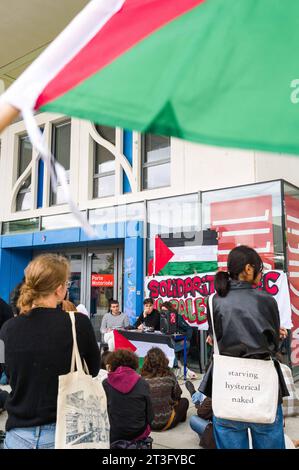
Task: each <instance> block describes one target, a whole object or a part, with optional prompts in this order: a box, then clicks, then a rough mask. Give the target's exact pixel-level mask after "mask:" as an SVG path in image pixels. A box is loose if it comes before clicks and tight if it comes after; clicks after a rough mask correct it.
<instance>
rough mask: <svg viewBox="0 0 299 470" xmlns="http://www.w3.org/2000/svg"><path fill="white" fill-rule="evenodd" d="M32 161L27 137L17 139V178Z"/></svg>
mask: <svg viewBox="0 0 299 470" xmlns="http://www.w3.org/2000/svg"><path fill="white" fill-rule="evenodd" d="M31 159H32V145H31V142H30V139H29V137H28V135H24V136H21V137H19V159H18V178H19V176H21V174H22V173H24V171H25V170H26V168H27V166H28V165H29V163H30V162H31Z"/></svg>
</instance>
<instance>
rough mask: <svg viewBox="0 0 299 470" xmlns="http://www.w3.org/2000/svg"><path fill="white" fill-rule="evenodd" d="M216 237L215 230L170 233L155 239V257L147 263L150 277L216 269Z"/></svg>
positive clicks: (181, 274) (198, 272) (213, 270)
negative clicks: (182, 233) (194, 232)
mask: <svg viewBox="0 0 299 470" xmlns="http://www.w3.org/2000/svg"><path fill="white" fill-rule="evenodd" d="M217 252H218V240H217V232H216V231H215V230H204V231H202V232H200V233H198V234H195V235H194V234H190V236H188V234H184V236H181V234H169V235H160V236H157V237H156V238H155V250H154V259H152V260H150V262H149V266H148V273H149V276H151V275H153V274H155V275H158V276H185V275H188V274H200V273H208V272H215V271H217V269H218V262H217V256H218V255H217Z"/></svg>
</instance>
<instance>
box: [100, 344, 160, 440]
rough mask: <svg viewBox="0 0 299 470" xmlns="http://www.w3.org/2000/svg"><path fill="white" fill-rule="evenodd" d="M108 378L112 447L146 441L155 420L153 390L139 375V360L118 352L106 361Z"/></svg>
mask: <svg viewBox="0 0 299 470" xmlns="http://www.w3.org/2000/svg"><path fill="white" fill-rule="evenodd" d="M105 363H106V366H107V368H108V371H109V372H108V377H107V379H105V380H104V381H103V382H102V383H103V387H104V390H105V392H106V396H107V406H108V415H109V421H110V446H111V448H117V447H118V443H119V445H123V444H121V443H124V442H127V443H128V445H129V444H130V442H131V443H133V442H135V443H138V442H141V441H146V440H147V439H148V438H149V435H150V432H151V422H152V420H153V418H154V414H153V408H152V402H151V397H150V388H149V386H148V384H147V382H146V381H145V380H144V379H143V378H142V377H141V376H140V375H139V374H138V373H137V372H136V370H137V369H138V366H139V360H138V357H137V356H136V354H134V353H133V352H132V351H129V350H127V349H117V350H116V351H114V352H111V353H110V354H109V355H108V356H107V358H106V359H105Z"/></svg>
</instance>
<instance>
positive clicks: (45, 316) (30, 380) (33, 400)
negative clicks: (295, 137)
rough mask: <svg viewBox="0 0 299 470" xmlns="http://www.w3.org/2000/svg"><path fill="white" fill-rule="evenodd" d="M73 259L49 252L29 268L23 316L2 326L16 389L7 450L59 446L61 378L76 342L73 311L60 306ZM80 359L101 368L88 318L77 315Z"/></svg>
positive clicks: (21, 303)
mask: <svg viewBox="0 0 299 470" xmlns="http://www.w3.org/2000/svg"><path fill="white" fill-rule="evenodd" d="M68 276H69V264H68V261H67V260H66V259H65V258H63V257H62V256H58V255H55V254H44V255H40V256H38V257H37V258H35V259H34V260H33V261H31V263H29V265H28V266H27V268H26V270H25V282H24V284H23V285H22V288H21V292H20V297H19V301H18V307H19V309H20V315H19V316H18V317H15V318H12V319H11V320H9V321H8V322H6V324H5V325H4V326H3V328H2V330H1V333H0V339H2V340H3V341H4V344H5V368H6V370H7V373H8V376H9V381H10V386H11V389H12V391H11V393H10V396H9V398H8V399H7V402H6V409H7V412H8V419H7V423H6V439H5V443H4V447H5V448H6V449H30V448H31V449H32V448H34V449H38V448H40V449H41V448H48V449H50V448H54V442H55V422H56V411H57V410H56V407H57V394H58V377H59V375H64V374H67V373H68V372H69V370H70V363H71V353H72V346H73V339H72V329H71V321H70V317H69V314H68V312H64V311H62V310H61V308H57V305H58V304H60V303H61V302H62V301H63V300H64V298H65V295H66V290H67V283H68ZM76 331H77V340H78V347H79V351H80V354H81V357H82V358H83V359H84V360H85V361H86V364H87V366H88V368H89V371H90V373H91V374H92V375H93V376H96V375H97V374H98V371H99V349H98V345H97V342H96V338H95V334H94V331H93V328H92V326H91V323H90V321H89V319H88V318H87V317H86V316H85V315H83V314H81V313H77V314H76Z"/></svg>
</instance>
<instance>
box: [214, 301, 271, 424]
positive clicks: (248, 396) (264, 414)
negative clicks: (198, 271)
mask: <svg viewBox="0 0 299 470" xmlns="http://www.w3.org/2000/svg"><path fill="white" fill-rule="evenodd" d="M214 295H215V294H213V295H211V296H210V297H209V309H210V314H211V321H212V327H213V341H214V355H213V360H214V365H213V386H212V406H213V412H214V415H215V416H216V417H217V418H223V419H229V420H233V421H243V422H249V423H263V424H267V423H274V421H275V418H276V413H277V404H278V375H277V372H276V369H275V366H274V362H273V360H260V359H243V358H239V357H230V356H222V355H221V354H219V348H218V344H217V338H216V334H215V328H214V318H213V316H214V315H213V297H214Z"/></svg>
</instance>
